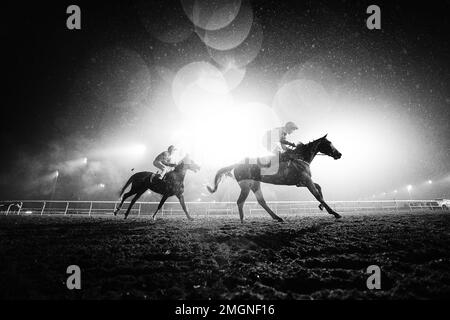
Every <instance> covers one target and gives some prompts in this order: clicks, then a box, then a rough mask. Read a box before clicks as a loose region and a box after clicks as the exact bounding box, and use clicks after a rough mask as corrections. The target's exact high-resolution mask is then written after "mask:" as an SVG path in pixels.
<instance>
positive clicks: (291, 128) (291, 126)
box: [284, 121, 298, 132]
mask: <svg viewBox="0 0 450 320" xmlns="http://www.w3.org/2000/svg"><path fill="white" fill-rule="evenodd" d="M284 127H285V128H286V130H288V131H290V132H292V131H295V130H297V129H298V127H297V125H296V124H295V123H293V122H292V121H289V122H287V123H286V124H285V125H284Z"/></svg>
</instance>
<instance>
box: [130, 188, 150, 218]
mask: <svg viewBox="0 0 450 320" xmlns="http://www.w3.org/2000/svg"><path fill="white" fill-rule="evenodd" d="M144 192H145V190H144V191H140V192H138V193H137V194H136V195H135V196H134V198H133V200H131V202H130V205H129V206H128V209H127V212H125V219H126V218H127V217H128V215H129V214H130V211H131V208H132V207H133V205H134V203H135V202H136V201H137V199H139V197H140V196H142V195H143V194H144Z"/></svg>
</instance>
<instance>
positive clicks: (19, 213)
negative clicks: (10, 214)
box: [17, 202, 23, 215]
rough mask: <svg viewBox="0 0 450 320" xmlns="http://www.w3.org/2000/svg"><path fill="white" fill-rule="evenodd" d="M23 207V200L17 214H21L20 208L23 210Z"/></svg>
mask: <svg viewBox="0 0 450 320" xmlns="http://www.w3.org/2000/svg"><path fill="white" fill-rule="evenodd" d="M22 207H23V202H21V203H20V207H19V210H17V215H19V214H20V210H22Z"/></svg>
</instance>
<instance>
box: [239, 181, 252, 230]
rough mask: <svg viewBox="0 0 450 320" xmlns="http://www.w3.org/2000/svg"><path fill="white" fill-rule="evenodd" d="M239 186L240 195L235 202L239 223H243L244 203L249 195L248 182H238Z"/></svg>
mask: <svg viewBox="0 0 450 320" xmlns="http://www.w3.org/2000/svg"><path fill="white" fill-rule="evenodd" d="M239 186H240V187H241V194H240V195H239V198H238V200H237V206H238V209H239V218H240V219H241V223H243V222H244V203H245V200H246V199H247V197H248V194H249V193H250V185H249V182H248V181H241V182H239Z"/></svg>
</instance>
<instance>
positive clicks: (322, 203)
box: [306, 180, 341, 219]
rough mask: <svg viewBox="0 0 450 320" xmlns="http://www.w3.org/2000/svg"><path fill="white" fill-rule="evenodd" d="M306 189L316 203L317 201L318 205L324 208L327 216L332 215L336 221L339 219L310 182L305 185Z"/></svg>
mask: <svg viewBox="0 0 450 320" xmlns="http://www.w3.org/2000/svg"><path fill="white" fill-rule="evenodd" d="M306 187H307V188H308V190H309V191H310V192H311V193H312V194H313V196H314V197H315V198H316V199H317V201H319V202H320V204H321V205H322V206H324V207H325V209H326V210H327V212H328V213H329V214H332V215H333V216H334V217H335V218H336V219H339V218H340V217H341V216H340V215H339V214H338V213H337V212H336V211H334V210H333V209H331V207H330V206H329V205H328V204H327V203H326V202H325V200H324V199H323V197H322V193H321V192H319V190H318V189H317V187H316V186H315V184H314V183H313V182H312V181H311V180H310V181H308V182H307V183H306Z"/></svg>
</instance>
